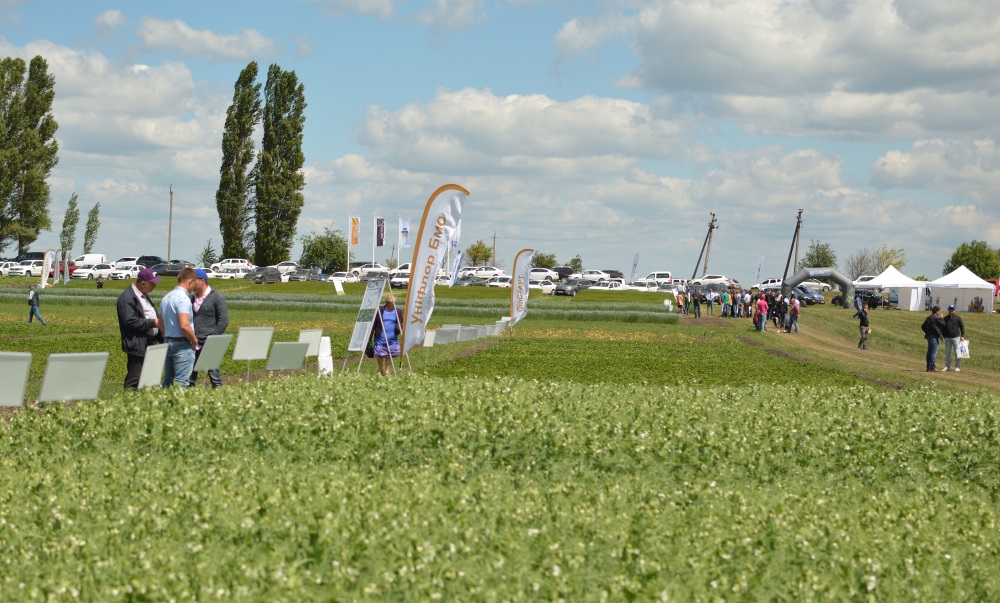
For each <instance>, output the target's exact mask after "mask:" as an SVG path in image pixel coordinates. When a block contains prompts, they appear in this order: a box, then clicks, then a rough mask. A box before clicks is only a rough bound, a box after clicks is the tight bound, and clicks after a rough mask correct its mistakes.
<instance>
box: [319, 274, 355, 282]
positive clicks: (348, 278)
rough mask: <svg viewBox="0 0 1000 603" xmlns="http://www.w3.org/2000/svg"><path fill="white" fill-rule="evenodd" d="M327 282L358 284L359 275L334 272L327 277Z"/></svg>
mask: <svg viewBox="0 0 1000 603" xmlns="http://www.w3.org/2000/svg"><path fill="white" fill-rule="evenodd" d="M326 280H327V281H341V282H344V283H356V282H358V275H356V274H354V273H353V272H334V273H333V274H331V275H330V276H328V277H327V279H326Z"/></svg>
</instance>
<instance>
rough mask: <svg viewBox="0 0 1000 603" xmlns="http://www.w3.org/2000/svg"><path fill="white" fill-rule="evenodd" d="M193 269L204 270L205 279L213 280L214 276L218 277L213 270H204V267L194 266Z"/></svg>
mask: <svg viewBox="0 0 1000 603" xmlns="http://www.w3.org/2000/svg"><path fill="white" fill-rule="evenodd" d="M194 269H195V270H204V271H205V277H206V278H215V277H216V276H218V275H217V274H216V273H215V270H212V269H211V268H205V267H204V266H195V267H194Z"/></svg>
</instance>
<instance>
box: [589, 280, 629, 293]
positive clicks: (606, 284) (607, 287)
mask: <svg viewBox="0 0 1000 603" xmlns="http://www.w3.org/2000/svg"><path fill="white" fill-rule="evenodd" d="M588 291H625V283H623V282H621V281H600V282H599V283H597V284H596V285H594V286H593V287H591V288H590V289H588Z"/></svg>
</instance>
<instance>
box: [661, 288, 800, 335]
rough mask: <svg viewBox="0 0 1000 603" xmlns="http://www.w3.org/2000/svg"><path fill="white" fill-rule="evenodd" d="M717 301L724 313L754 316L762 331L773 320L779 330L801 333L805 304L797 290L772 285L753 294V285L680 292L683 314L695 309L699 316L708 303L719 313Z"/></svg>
mask: <svg viewBox="0 0 1000 603" xmlns="http://www.w3.org/2000/svg"><path fill="white" fill-rule="evenodd" d="M716 303H719V304H721V306H722V316H724V317H728V318H748V319H751V320H752V321H753V324H754V328H756V329H757V330H758V331H761V332H765V331H767V323H768V321H770V322H772V323H773V324H774V327H775V328H776V329H777V330H778V331H777V332H779V333H794V334H796V335H798V333H799V314H800V312H801V309H802V305H801V302H800V300H799V299H798V297H797V296H796V295H795V294H794V293H793V294H791V295H790V296H788V297H785V296H784V295H782V294H781V292H778V291H773V290H771V289H767V290H765V291H762V292H759V293H753V294H751V292H750V290H749V289H743V290H739V289H736V290H733V291H729V290H726V291H722V292H721V293H716V292H715V291H712V290H711V289H709V290H707V291H689V292H679V293H678V294H677V306H678V308H679V309H680V312H681V314H683V315H688V314H689V313H691V312H692V309H693V314H694V317H695V318H700V317H701V307H702V306H703V305H704V306H706V307H707V310H708V312H707V313H708V314H715V312H714V306H715V304H716Z"/></svg>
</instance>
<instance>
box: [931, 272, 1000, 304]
mask: <svg viewBox="0 0 1000 603" xmlns="http://www.w3.org/2000/svg"><path fill="white" fill-rule="evenodd" d="M927 287H928V288H929V289H930V290H931V303H932V304H933V305H935V306H941V307H942V308H946V307H948V305H949V304H955V308H956V309H957V310H958V311H959V312H965V311H967V310H968V309H969V307H970V306H971V305H973V304H976V303H977V301H978V302H981V303H982V307H983V311H984V312H992V311H993V285H992V284H990V283H988V282H986V281H984V280H983V279H981V278H979V277H978V276H976V275H975V274H973V272H972V271H971V270H969V269H968V268H966V267H965V266H959V267H958V268H956V269H955V271H954V272H951V273H949V274H946V275H944V276H942V277H941V278H939V279H938V280H936V281H931V282H929V283H927Z"/></svg>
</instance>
